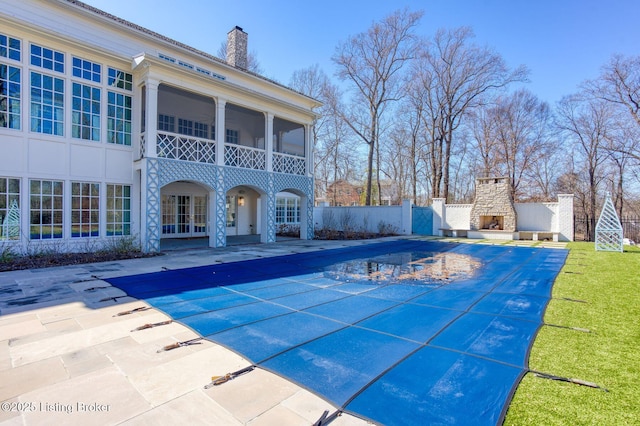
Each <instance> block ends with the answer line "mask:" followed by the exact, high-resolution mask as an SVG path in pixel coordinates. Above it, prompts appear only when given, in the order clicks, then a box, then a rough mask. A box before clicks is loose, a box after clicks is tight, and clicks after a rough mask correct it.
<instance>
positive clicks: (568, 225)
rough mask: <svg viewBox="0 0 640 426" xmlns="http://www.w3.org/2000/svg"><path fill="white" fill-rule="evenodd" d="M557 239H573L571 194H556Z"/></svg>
mask: <svg viewBox="0 0 640 426" xmlns="http://www.w3.org/2000/svg"><path fill="white" fill-rule="evenodd" d="M558 232H559V235H558V239H559V240H560V241H573V238H574V235H573V194H558Z"/></svg>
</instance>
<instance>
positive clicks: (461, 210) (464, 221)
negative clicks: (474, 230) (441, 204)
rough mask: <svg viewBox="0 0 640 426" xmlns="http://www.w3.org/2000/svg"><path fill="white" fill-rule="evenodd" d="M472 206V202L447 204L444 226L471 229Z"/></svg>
mask: <svg viewBox="0 0 640 426" xmlns="http://www.w3.org/2000/svg"><path fill="white" fill-rule="evenodd" d="M472 207H473V205H472V204H446V205H445V213H444V222H445V223H444V225H443V226H442V228H448V229H469V223H470V222H471V208H472Z"/></svg>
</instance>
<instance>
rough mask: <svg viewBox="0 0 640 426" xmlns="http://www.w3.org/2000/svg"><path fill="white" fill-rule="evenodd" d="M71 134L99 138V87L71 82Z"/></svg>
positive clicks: (81, 137)
mask: <svg viewBox="0 0 640 426" xmlns="http://www.w3.org/2000/svg"><path fill="white" fill-rule="evenodd" d="M71 117H72V122H71V135H72V136H73V137H74V138H78V139H86V140H91V141H99V140H100V89H99V88H97V87H92V86H88V85H86V84H80V83H73V96H72V107H71Z"/></svg>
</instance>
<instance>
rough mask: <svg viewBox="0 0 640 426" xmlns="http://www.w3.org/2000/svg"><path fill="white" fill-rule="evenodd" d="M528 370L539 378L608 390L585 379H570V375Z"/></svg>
mask: <svg viewBox="0 0 640 426" xmlns="http://www.w3.org/2000/svg"><path fill="white" fill-rule="evenodd" d="M529 371H530V372H532V373H533V374H534V375H535V376H536V377H540V378H541V379H549V380H558V381H560V382H567V383H573V384H576V385H580V386H587V387H590V388H594V389H601V390H603V391H604V392H609V390H608V389H607V388H603V387H602V386H600V385H598V384H597V383H593V382H587V381H586V380H582V379H572V378H571V377H562V376H555V375H553V374H548V373H542V372H540V371H535V370H529Z"/></svg>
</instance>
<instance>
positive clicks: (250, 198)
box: [225, 185, 262, 244]
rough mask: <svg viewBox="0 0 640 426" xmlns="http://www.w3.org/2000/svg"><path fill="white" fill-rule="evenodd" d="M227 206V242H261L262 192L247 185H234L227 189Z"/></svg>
mask: <svg viewBox="0 0 640 426" xmlns="http://www.w3.org/2000/svg"><path fill="white" fill-rule="evenodd" d="M225 206H226V213H225V218H226V233H227V244H230V243H231V244H233V243H239V242H243V241H245V242H260V233H261V226H260V225H261V223H260V222H261V221H260V211H261V210H262V205H261V192H259V190H257V189H256V188H253V187H250V186H246V185H240V186H236V187H233V188H231V189H230V190H229V191H227V194H226V200H225ZM254 240H255V241H254Z"/></svg>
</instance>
